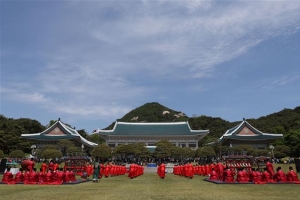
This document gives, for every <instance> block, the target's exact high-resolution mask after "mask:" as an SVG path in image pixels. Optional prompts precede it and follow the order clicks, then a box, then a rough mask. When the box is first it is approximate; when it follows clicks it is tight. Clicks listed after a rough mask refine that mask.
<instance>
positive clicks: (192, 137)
mask: <svg viewBox="0 0 300 200" xmlns="http://www.w3.org/2000/svg"><path fill="white" fill-rule="evenodd" d="M97 133H98V134H99V136H101V137H103V138H104V139H105V140H106V144H107V145H108V146H109V147H112V148H113V147H116V146H118V145H120V144H126V145H127V144H133V143H136V142H141V143H144V144H145V145H146V146H155V143H157V142H159V141H160V140H168V141H169V142H170V143H172V144H174V145H175V146H179V147H190V148H193V149H197V148H198V141H199V140H201V139H202V138H203V137H205V136H206V135H207V134H208V133H209V131H208V130H192V129H191V128H190V126H189V124H188V122H168V123H144V122H141V123H140V122H135V123H132V122H131V123H130V122H118V121H116V122H115V126H114V128H113V129H112V130H98V131H97Z"/></svg>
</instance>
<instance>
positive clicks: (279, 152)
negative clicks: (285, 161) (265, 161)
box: [274, 145, 290, 158]
mask: <svg viewBox="0 0 300 200" xmlns="http://www.w3.org/2000/svg"><path fill="white" fill-rule="evenodd" d="M288 155H290V148H289V147H288V146H286V145H277V146H276V147H275V149H274V156H275V157H276V158H283V157H286V156H288Z"/></svg>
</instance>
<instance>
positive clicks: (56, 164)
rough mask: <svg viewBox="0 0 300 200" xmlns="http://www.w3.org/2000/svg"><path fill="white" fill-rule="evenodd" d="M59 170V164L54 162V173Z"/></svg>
mask: <svg viewBox="0 0 300 200" xmlns="http://www.w3.org/2000/svg"><path fill="white" fill-rule="evenodd" d="M57 170H58V163H57V162H54V164H53V171H57Z"/></svg>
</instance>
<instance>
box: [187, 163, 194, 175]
mask: <svg viewBox="0 0 300 200" xmlns="http://www.w3.org/2000/svg"><path fill="white" fill-rule="evenodd" d="M188 177H189V178H190V179H192V178H194V168H193V165H192V163H191V162H189V164H188Z"/></svg>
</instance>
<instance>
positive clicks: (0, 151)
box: [0, 150, 5, 158]
mask: <svg viewBox="0 0 300 200" xmlns="http://www.w3.org/2000/svg"><path fill="white" fill-rule="evenodd" d="M4 156H5V155H4V153H3V151H2V150H0V158H4Z"/></svg>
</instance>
